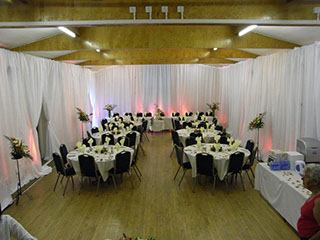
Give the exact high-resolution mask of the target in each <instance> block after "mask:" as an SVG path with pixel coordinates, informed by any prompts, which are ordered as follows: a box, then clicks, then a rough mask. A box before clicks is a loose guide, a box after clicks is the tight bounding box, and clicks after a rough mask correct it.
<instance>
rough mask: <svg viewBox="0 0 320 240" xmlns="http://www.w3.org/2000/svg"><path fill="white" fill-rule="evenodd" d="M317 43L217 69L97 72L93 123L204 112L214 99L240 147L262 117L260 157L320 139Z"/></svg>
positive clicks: (319, 56)
mask: <svg viewBox="0 0 320 240" xmlns="http://www.w3.org/2000/svg"><path fill="white" fill-rule="evenodd" d="M319 76H320V44H319V43H315V44H313V45H310V46H305V47H302V48H296V49H294V50H292V51H289V52H286V53H278V54H272V55H269V56H264V57H259V58H257V59H254V60H248V61H244V62H241V63H238V64H235V65H231V66H229V67H224V68H215V67H209V66H203V65H148V66H140V65H139V66H117V67H110V68H107V69H103V70H100V71H99V72H97V73H96V76H95V78H96V91H95V93H96V105H95V108H96V109H95V112H96V114H97V115H96V118H97V121H96V123H95V124H96V126H97V125H98V124H99V123H98V120H101V119H102V118H103V117H105V116H106V112H105V111H103V110H102V109H103V107H104V105H105V104H108V103H110V104H117V105H118V107H117V108H116V109H115V110H114V111H115V112H119V113H120V114H123V113H124V112H137V111H138V112H144V111H151V112H153V113H154V112H155V107H154V104H158V105H159V107H160V108H161V109H162V110H164V112H165V114H166V115H170V114H171V112H173V111H179V112H180V113H184V112H186V111H193V112H196V111H206V110H208V107H207V105H206V103H211V102H212V101H214V102H219V103H220V110H219V111H218V112H217V115H218V117H219V119H220V122H221V123H222V125H223V126H225V127H227V128H228V131H229V132H230V133H231V134H232V135H233V136H234V137H236V138H238V139H241V140H242V143H243V144H245V142H246V141H247V140H248V139H254V140H255V141H257V137H258V136H257V130H255V131H249V130H248V125H249V122H250V121H251V120H252V119H253V118H254V117H255V116H256V115H257V114H259V113H260V112H266V116H265V126H264V128H263V129H261V130H260V146H259V147H260V150H262V153H263V158H264V159H266V158H267V155H268V151H269V150H270V149H272V148H276V149H281V150H284V151H294V150H295V146H296V139H297V138H299V137H313V138H316V139H319V138H320V127H318V126H320V125H319V123H320V110H319V108H318V107H317V103H318V102H319V101H318V100H320V99H319V98H320V94H319V92H320V79H319V78H320V77H319Z"/></svg>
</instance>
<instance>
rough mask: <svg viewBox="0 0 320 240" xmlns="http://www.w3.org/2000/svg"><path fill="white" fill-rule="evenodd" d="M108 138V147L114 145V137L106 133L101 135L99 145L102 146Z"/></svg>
mask: <svg viewBox="0 0 320 240" xmlns="http://www.w3.org/2000/svg"><path fill="white" fill-rule="evenodd" d="M107 137H108V138H110V142H109V144H110V145H114V136H113V135H112V134H110V133H109V134H108V133H106V134H102V136H101V144H104V143H105V142H106V138H107Z"/></svg>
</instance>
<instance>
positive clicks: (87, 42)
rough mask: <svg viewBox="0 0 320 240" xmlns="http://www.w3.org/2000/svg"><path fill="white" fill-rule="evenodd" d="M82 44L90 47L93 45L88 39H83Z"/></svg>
mask: <svg viewBox="0 0 320 240" xmlns="http://www.w3.org/2000/svg"><path fill="white" fill-rule="evenodd" d="M84 44H86V45H87V46H89V47H92V46H93V44H92V43H91V42H89V41H85V42H84Z"/></svg>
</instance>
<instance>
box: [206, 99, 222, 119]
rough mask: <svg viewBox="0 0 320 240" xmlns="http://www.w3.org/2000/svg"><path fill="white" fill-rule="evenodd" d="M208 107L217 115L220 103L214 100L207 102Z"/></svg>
mask: <svg viewBox="0 0 320 240" xmlns="http://www.w3.org/2000/svg"><path fill="white" fill-rule="evenodd" d="M207 105H208V107H209V108H210V109H211V111H212V113H213V116H214V115H215V111H216V110H219V103H215V102H212V103H211V104H209V103H207Z"/></svg>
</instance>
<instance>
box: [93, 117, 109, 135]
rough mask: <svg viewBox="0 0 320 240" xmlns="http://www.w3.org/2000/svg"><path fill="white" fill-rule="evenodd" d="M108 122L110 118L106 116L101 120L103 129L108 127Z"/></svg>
mask: <svg viewBox="0 0 320 240" xmlns="http://www.w3.org/2000/svg"><path fill="white" fill-rule="evenodd" d="M107 123H108V119H106V118H104V119H102V120H101V126H102V128H103V130H106V129H107V127H106V124H107ZM91 132H92V131H91Z"/></svg>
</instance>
